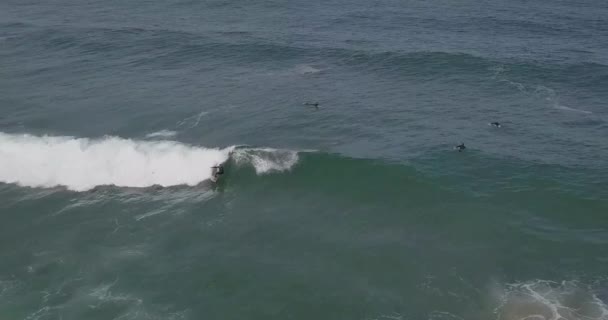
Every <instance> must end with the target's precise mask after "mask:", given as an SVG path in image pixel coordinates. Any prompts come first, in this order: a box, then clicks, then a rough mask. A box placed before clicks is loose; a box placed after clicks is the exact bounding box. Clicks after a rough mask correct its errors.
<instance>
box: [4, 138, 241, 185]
mask: <svg viewBox="0 0 608 320" xmlns="http://www.w3.org/2000/svg"><path fill="white" fill-rule="evenodd" d="M231 150H232V148H226V149H207V148H201V147H194V146H189V145H185V144H182V143H178V142H174V141H159V142H152V141H136V140H130V139H122V138H117V137H106V138H104V139H98V140H91V139H85V138H73V137H50V136H42V137H39V136H33V135H28V134H25V135H15V134H5V133H0V182H4V183H15V184H18V185H21V186H28V187H55V186H65V187H67V188H68V189H70V190H74V191H86V190H89V189H92V188H94V187H95V186H100V185H115V186H119V187H148V186H153V185H160V186H174V185H190V186H193V185H196V184H198V183H200V182H202V181H204V180H207V179H209V178H210V177H211V169H210V167H211V166H213V165H216V164H218V163H222V162H225V161H226V160H227V159H228V157H229V153H230V151H231Z"/></svg>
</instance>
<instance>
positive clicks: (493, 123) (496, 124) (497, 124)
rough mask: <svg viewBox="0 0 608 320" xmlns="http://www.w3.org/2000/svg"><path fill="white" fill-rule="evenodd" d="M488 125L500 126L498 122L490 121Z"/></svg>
mask: <svg viewBox="0 0 608 320" xmlns="http://www.w3.org/2000/svg"><path fill="white" fill-rule="evenodd" d="M490 125H491V126H493V127H496V128H500V122H492V123H490Z"/></svg>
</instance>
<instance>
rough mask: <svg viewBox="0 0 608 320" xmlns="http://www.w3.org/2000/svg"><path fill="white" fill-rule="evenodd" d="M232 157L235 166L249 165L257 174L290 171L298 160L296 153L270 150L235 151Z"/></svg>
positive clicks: (250, 149)
mask: <svg viewBox="0 0 608 320" xmlns="http://www.w3.org/2000/svg"><path fill="white" fill-rule="evenodd" d="M233 157H234V161H235V162H236V163H237V164H244V163H248V164H251V165H252V166H253V167H254V169H255V172H256V173H257V174H264V173H269V172H281V171H286V170H290V169H291V168H292V167H293V166H294V165H295V164H296V163H298V158H299V157H298V153H297V152H296V151H292V150H277V149H272V148H248V149H236V150H235V151H234V156H233Z"/></svg>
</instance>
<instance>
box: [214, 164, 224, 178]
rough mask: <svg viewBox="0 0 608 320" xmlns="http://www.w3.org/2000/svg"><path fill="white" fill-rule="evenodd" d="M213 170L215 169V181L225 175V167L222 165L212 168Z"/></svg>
mask: <svg viewBox="0 0 608 320" xmlns="http://www.w3.org/2000/svg"><path fill="white" fill-rule="evenodd" d="M211 169H213V177H214V178H215V179H218V178H219V177H220V176H221V175H223V174H224V166H222V165H221V164H220V165H218V166H214V167H211Z"/></svg>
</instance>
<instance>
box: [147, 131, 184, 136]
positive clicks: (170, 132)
mask: <svg viewBox="0 0 608 320" xmlns="http://www.w3.org/2000/svg"><path fill="white" fill-rule="evenodd" d="M175 135H177V132H175V131H171V130H160V131H156V132H152V133H149V134H147V135H146V138H171V137H174V136H175Z"/></svg>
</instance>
